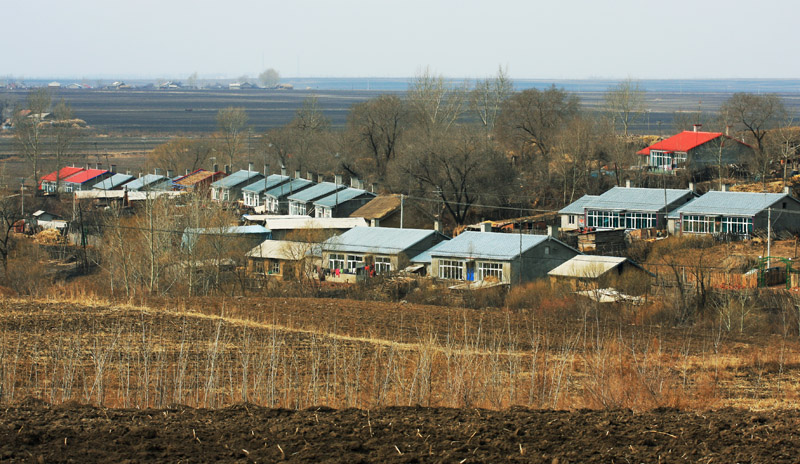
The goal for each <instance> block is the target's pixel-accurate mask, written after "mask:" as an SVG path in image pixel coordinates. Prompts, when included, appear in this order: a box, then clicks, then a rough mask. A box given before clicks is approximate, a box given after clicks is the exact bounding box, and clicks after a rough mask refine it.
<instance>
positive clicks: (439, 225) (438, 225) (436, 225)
mask: <svg viewBox="0 0 800 464" xmlns="http://www.w3.org/2000/svg"><path fill="white" fill-rule="evenodd" d="M433 230H435V231H436V232H439V233H440V234H441V233H442V230H444V229H442V221H440V220H438V219H436V220H434V221H433Z"/></svg>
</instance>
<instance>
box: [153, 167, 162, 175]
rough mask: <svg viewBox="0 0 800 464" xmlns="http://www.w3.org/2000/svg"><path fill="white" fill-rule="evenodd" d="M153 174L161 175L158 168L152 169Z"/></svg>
mask: <svg viewBox="0 0 800 464" xmlns="http://www.w3.org/2000/svg"><path fill="white" fill-rule="evenodd" d="M153 174H155V175H159V174H161V169H158V168H155V169H153Z"/></svg>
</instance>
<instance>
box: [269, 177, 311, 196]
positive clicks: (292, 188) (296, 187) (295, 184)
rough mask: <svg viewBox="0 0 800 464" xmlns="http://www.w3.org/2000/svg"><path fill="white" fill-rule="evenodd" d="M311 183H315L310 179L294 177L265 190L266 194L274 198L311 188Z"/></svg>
mask: <svg viewBox="0 0 800 464" xmlns="http://www.w3.org/2000/svg"><path fill="white" fill-rule="evenodd" d="M311 185H314V183H313V182H311V181H310V180H308V179H292V180H290V181H289V182H286V183H285V184H281V185H279V186H277V187H273V188H271V189H269V190H267V191H266V192H264V195H266V196H270V197H274V198H282V197H285V196H286V195H291V194H293V193H295V192H299V191H301V190H303V189H306V188H309V187H310V186H311Z"/></svg>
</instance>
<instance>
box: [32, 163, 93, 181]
mask: <svg viewBox="0 0 800 464" xmlns="http://www.w3.org/2000/svg"><path fill="white" fill-rule="evenodd" d="M81 171H83V168H76V167H74V166H66V167H63V168H61V169H59V170H58V171H53V172H51V173H50V174H48V175H46V176H44V177H42V180H41V181H40V182H46V181H50V182H55V181H56V177H58V178H59V179H61V180H64V179H66V178H67V177H69V176H72V175H75V174H77V173H79V172H81Z"/></svg>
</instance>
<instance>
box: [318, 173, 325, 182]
mask: <svg viewBox="0 0 800 464" xmlns="http://www.w3.org/2000/svg"><path fill="white" fill-rule="evenodd" d="M317 182H318V183H320V184H321V183H323V182H325V176H323V175H322V174H320V175H318V176H317Z"/></svg>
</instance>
